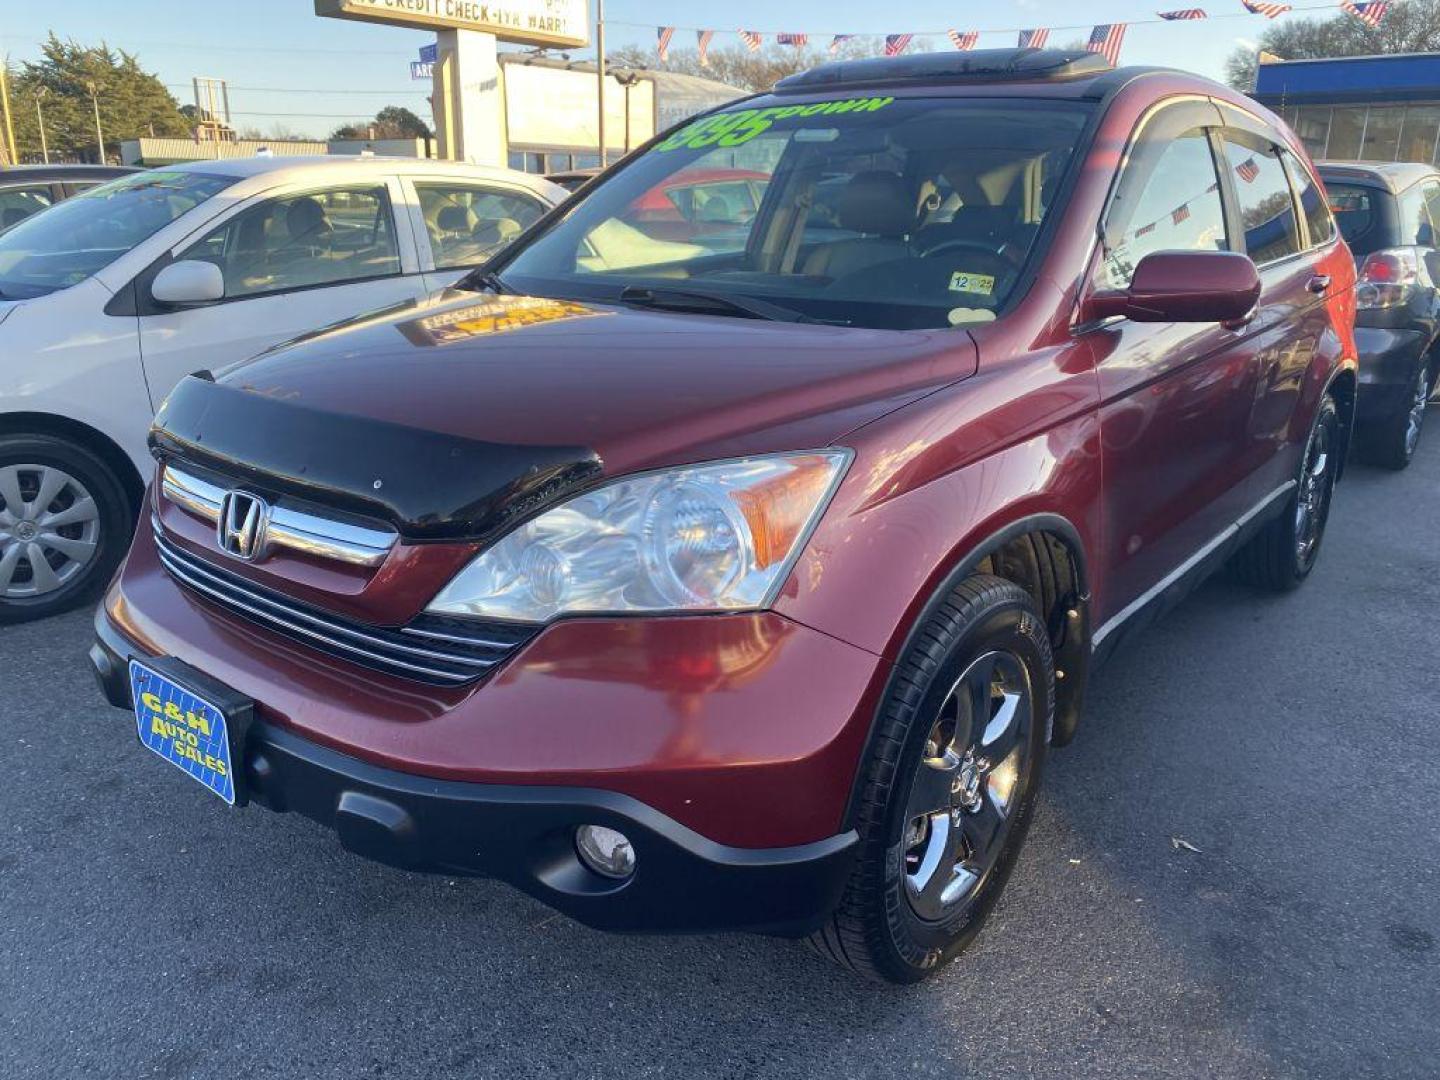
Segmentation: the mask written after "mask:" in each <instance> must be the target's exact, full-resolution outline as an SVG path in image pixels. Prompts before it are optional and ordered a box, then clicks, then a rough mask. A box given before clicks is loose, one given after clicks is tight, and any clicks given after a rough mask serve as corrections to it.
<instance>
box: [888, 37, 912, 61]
mask: <svg viewBox="0 0 1440 1080" xmlns="http://www.w3.org/2000/svg"><path fill="white" fill-rule="evenodd" d="M914 37H915V35H914V34H886V35H885V55H886V56H899V55H900V54H901V53H903V52H904V51H905V50H906V49H908V48H909V47H910V41H911V39H912V38H914Z"/></svg>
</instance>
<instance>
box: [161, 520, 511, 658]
mask: <svg viewBox="0 0 1440 1080" xmlns="http://www.w3.org/2000/svg"><path fill="white" fill-rule="evenodd" d="M151 524H152V529H153V531H154V535H155V546H156V552H157V554H158V555H159V557H160V561H161V563H162V565H163V566H164V567H165V569H166V570H167V571H168V572H169V573H170V574H171V575H172V576H173V577H174V578H175V579H176V580H177V581H179V582H180V583H181V584H183V585H185V586H186V587H188V588H190V589H192V590H194V591H195V592H197V593H200V594H201V595H203V596H204V597H206V598H207V599H209V600H211V601H213V602H215V603H217V604H219V605H221V606H222V607H224V608H226V609H228V610H230V611H233V612H235V613H237V614H239V615H241V616H242V617H244V618H246V619H249V620H250V621H251V622H256V623H259V624H260V625H262V626H265V627H267V628H269V629H271V630H275V631H277V632H279V633H282V634H285V635H286V636H288V637H292V638H296V639H298V640H300V641H302V642H304V643H305V644H309V645H312V646H315V647H318V648H320V649H323V650H325V651H328V652H332V653H336V654H338V655H341V656H343V657H345V658H346V659H348V660H351V661H354V662H356V663H359V664H362V665H364V666H366V667H371V668H375V669H377V670H380V671H385V672H388V673H389V674H392V675H400V676H403V677H406V678H412V679H419V680H422V681H425V682H433V683H438V684H442V685H449V686H455V685H460V684H463V683H467V682H471V681H473V680H475V679H478V678H480V677H481V676H483V675H484V674H485V673H486V672H488V671H489V670H490V669H491V668H493V667H495V665H497V664H499V663H500V662H501V661H502V660H504V659H505V658H506V657H507V656H509V655H510V654H511V653H512V652H513V651H514V650H515V649H516V648H518V647H519V646H520V645H521V644H523V643H524V642H525V641H526V640H528V638H529V637H530V636H531V633H532V631H530V630H525V629H513V630H506V629H498V630H497V628H494V627H489V626H481V627H477V631H478V632H477V633H476V634H474V635H473V636H467V634H466V633H465V631H466V630H468V627H466V626H465V625H464V624H463V623H461V624H459V625H458V626H457V625H455V624H454V621H453V620H450V621H447V622H446V623H445V624H444V626H445V630H444V632H440V631H437V630H430V629H423V628H422V629H415V628H412V627H404V628H401V629H398V630H392V629H388V628H385V627H374V626H367V625H365V624H362V623H356V622H351V621H349V620H346V619H343V618H340V617H337V616H334V615H330V614H328V613H325V612H321V611H319V610H317V609H315V608H313V607H310V606H308V605H304V604H300V603H298V602H296V601H294V600H291V599H289V598H288V597H285V596H283V595H281V594H279V593H276V592H274V591H273V590H270V589H267V588H264V587H263V586H259V585H256V584H255V583H253V582H250V581H247V580H245V579H244V578H241V577H239V576H237V575H235V574H232V573H230V572H228V571H226V570H223V569H222V568H220V567H218V566H213V565H211V564H210V563H208V562H206V561H205V560H203V559H200V558H198V557H196V556H194V555H192V554H190V553H189V552H187V551H184V550H183V549H181V548H180V547H178V546H177V545H176V544H174V543H172V542H171V541H170V540H168V539H167V538H166V537H165V535H164V532H163V531H162V528H161V526H160V523H159V521H158V520H155V521H152V523H151ZM422 618H423V617H422ZM407 633H408V634H410V635H411V636H408V637H407V636H405V635H406V634H407ZM507 636H508V637H509V638H510V640H497V639H503V638H505V637H507Z"/></svg>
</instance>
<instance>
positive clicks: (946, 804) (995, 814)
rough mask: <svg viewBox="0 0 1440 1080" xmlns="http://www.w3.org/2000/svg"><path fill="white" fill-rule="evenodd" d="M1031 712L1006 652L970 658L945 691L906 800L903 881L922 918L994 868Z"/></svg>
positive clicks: (936, 915) (958, 899)
mask: <svg viewBox="0 0 1440 1080" xmlns="http://www.w3.org/2000/svg"><path fill="white" fill-rule="evenodd" d="M1034 722H1035V711H1034V707H1033V698H1032V694H1031V690H1030V680H1029V678H1028V677H1027V675H1026V671H1025V667H1024V665H1023V664H1021V662H1020V659H1019V658H1018V657H1017V656H1015V655H1014V654H1012V653H1009V652H988V653H985V654H984V655H983V656H980V657H979V658H977V659H976V660H975V661H974V662H973V663H972V664H971V665H970V666H969V667H967V668H966V669H965V671H964V672H963V673H962V674H961V676H960V678H959V679H957V680H956V682H955V685H954V686H952V687H951V688H950V692H949V693H948V694H947V695H946V696H945V700H944V701H943V703H942V704H941V706H940V711H939V714H938V715H937V716H936V718H935V720H934V721H933V723H932V725H931V728H930V732H929V734H928V736H927V737H926V741H925V750H924V757H923V758H922V759H921V762H920V767H919V768H918V769H917V770H916V773H915V782H914V784H913V786H912V788H911V792H910V801H909V802H908V804H907V805H906V810H905V822H906V824H905V835H904V839H903V842H902V843H903V847H904V855H905V891H906V895H907V896H908V897H909V900H910V906H911V908H913V909H914V911H915V914H916V915H917V916H919V917H920V918H921V919H925V920H927V921H931V922H934V921H938V920H940V919H943V918H945V917H946V916H947V915H949V914H950V913H951V912H953V911H954V910H955V909H956V907H957V905H960V904H961V903H963V902H964V901H965V900H966V899H968V898H969V897H970V896H971V895H973V894H974V892H975V891H976V889H977V888H979V886H980V883H981V882H982V881H984V879H985V877H986V875H987V874H988V873H989V872H990V871H991V870H992V869H993V868H994V866H995V863H996V861H997V860H998V859H999V857H1000V852H1001V851H1002V850H1003V849H1004V847H1005V838H1006V836H1007V834H1008V832H1009V828H1010V822H1011V810H1012V809H1013V808H1014V806H1015V805H1016V802H1017V799H1018V796H1019V795H1020V794H1021V791H1020V783H1021V779H1022V778H1023V777H1024V776H1026V775H1027V766H1028V764H1029V762H1028V755H1029V753H1030V737H1031V727H1032V725H1033V724H1034Z"/></svg>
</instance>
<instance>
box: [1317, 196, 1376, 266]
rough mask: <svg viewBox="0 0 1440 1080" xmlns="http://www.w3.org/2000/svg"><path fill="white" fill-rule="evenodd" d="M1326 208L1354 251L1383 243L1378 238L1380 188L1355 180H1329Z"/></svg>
mask: <svg viewBox="0 0 1440 1080" xmlns="http://www.w3.org/2000/svg"><path fill="white" fill-rule="evenodd" d="M1326 187H1327V188H1328V189H1329V191H1330V209H1331V210H1333V211H1334V212H1335V221H1336V222H1337V223H1338V224H1339V226H1340V235H1341V236H1343V237H1344V238H1345V243H1347V244H1349V245H1350V250H1351V251H1353V252H1354V253H1355V254H1356V255H1368V254H1369V253H1370V252H1372V251H1374V250H1376V249H1377V248H1379V247H1383V246H1384V244H1383V243H1382V241H1381V236H1380V233H1381V229H1380V207H1379V200H1380V199H1381V198H1382V196H1381V194H1380V192H1378V191H1376V190H1375V189H1374V188H1368V187H1361V186H1360V185H1359V184H1341V183H1337V182H1336V181H1334V180H1332V181H1330V183H1329V184H1327V185H1326Z"/></svg>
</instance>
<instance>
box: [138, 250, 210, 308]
mask: <svg viewBox="0 0 1440 1080" xmlns="http://www.w3.org/2000/svg"><path fill="white" fill-rule="evenodd" d="M150 295H151V296H152V297H154V299H155V300H157V301H158V302H159V303H162V304H209V303H213V302H214V301H216V300H223V299H225V275H224V274H222V273H221V272H220V268H219V267H218V266H216V265H215V264H214V263H208V262H201V261H200V260H198V259H185V260H183V261H181V262H175V263H171V264H170V265H169V266H167V267H165V269H164V270H161V271H160V272H159V273H158V274H156V275H155V280H154V281H152V282H150Z"/></svg>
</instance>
